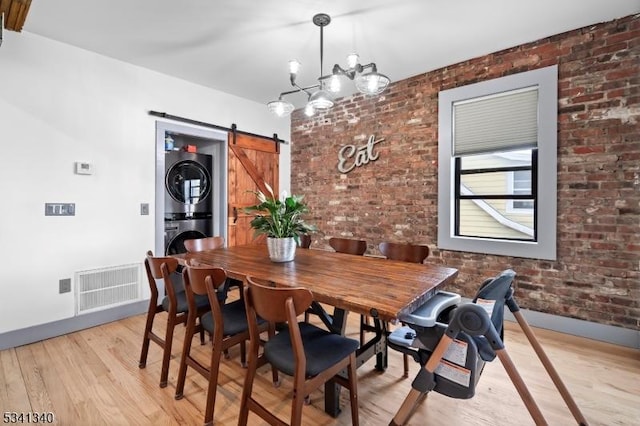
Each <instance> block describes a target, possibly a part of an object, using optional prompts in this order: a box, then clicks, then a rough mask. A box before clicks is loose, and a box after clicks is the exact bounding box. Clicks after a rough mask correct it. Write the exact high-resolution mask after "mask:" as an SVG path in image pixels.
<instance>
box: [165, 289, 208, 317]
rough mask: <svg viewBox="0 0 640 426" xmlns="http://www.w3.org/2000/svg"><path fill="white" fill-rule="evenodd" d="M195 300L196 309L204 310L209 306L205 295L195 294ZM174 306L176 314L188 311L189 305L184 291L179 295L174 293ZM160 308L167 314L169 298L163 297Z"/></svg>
mask: <svg viewBox="0 0 640 426" xmlns="http://www.w3.org/2000/svg"><path fill="white" fill-rule="evenodd" d="M195 298H196V306H197V307H198V308H206V307H207V306H209V298H208V297H207V296H206V295H199V294H196V295H195ZM176 305H177V310H178V313H180V312H187V311H189V303H188V302H187V295H186V294H185V292H184V290H183V291H181V292H180V293H176ZM162 308H163V309H164V310H165V311H167V312H168V311H169V297H167V296H165V297H164V298H163V299H162Z"/></svg>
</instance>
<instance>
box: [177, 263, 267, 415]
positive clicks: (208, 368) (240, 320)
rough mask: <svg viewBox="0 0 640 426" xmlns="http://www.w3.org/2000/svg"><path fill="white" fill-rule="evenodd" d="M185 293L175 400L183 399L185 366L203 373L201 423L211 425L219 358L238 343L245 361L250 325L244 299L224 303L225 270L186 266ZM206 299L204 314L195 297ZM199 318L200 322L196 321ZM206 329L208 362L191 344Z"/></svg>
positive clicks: (260, 327) (225, 288)
mask: <svg viewBox="0 0 640 426" xmlns="http://www.w3.org/2000/svg"><path fill="white" fill-rule="evenodd" d="M182 275H183V278H184V287H185V294H186V296H187V302H188V305H189V313H188V317H187V330H186V332H185V338H184V347H183V350H182V356H181V358H180V370H179V371H178V383H177V385H176V395H175V398H176V399H182V397H183V395H184V385H185V381H186V376H187V367H191V368H193V369H194V370H196V371H197V372H198V373H200V374H202V375H203V376H204V377H205V378H206V379H207V381H208V387H207V397H206V401H207V404H206V408H205V414H204V424H205V425H211V424H213V412H214V409H215V404H216V394H217V386H218V373H219V371H220V359H221V355H222V353H223V352H224V351H226V350H227V349H229V348H231V347H232V346H235V345H238V344H239V345H240V362H241V363H242V365H245V364H246V358H245V342H246V341H247V340H249V327H248V326H247V315H246V312H245V307H244V301H242V300H236V301H233V302H230V303H226V304H225V300H226V298H227V291H228V282H227V274H226V273H225V271H224V269H221V268H214V267H209V266H187V267H185V268H184V270H183V271H182ZM198 296H201V297H202V296H203V297H207V298H208V300H209V305H210V306H211V310H210V311H209V312H207V313H205V314H204V315H202V313H201V312H200V310H199V308H198V306H197V304H196V297H198ZM198 317H200V322H199V324H198V323H197V322H196V320H197V318H198ZM267 325H268V324H267V323H266V322H264V321H262V322H261V323H260V325H259V329H260V330H261V331H265V330H266V329H267ZM202 329H204V330H206V331H207V332H208V333H209V334H210V335H211V336H212V340H211V342H212V350H211V357H210V361H209V365H205V364H203V363H201V362H199V361H198V360H197V359H196V358H195V357H193V356H192V353H191V344H192V341H193V336H194V335H195V333H196V332H198V331H201V330H202Z"/></svg>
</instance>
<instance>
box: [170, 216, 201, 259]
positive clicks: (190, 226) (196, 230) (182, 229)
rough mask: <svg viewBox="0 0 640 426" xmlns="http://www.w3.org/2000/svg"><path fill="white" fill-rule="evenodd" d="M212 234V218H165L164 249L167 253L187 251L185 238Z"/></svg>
mask: <svg viewBox="0 0 640 426" xmlns="http://www.w3.org/2000/svg"><path fill="white" fill-rule="evenodd" d="M210 236H211V219H182V220H165V222H164V251H165V254H166V255H171V254H178V253H186V252H187V249H185V248H184V240H190V239H194V238H205V237H210Z"/></svg>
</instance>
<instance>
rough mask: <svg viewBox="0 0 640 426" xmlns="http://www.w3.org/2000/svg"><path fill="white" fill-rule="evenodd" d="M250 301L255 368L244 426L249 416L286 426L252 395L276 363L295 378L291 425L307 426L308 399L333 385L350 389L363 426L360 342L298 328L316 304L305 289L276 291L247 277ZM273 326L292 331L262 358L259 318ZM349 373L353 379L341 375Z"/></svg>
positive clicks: (248, 382)
mask: <svg viewBox="0 0 640 426" xmlns="http://www.w3.org/2000/svg"><path fill="white" fill-rule="evenodd" d="M247 283H248V285H247V286H246V287H245V289H244V292H245V295H244V300H245V305H246V309H247V321H248V323H249V334H250V336H251V339H250V341H249V347H250V349H249V368H248V370H247V375H246V377H245V382H244V387H243V390H242V399H241V401H240V416H239V418H238V425H246V424H247V420H248V416H249V411H253V412H254V413H255V414H257V415H259V416H260V417H261V418H263V419H264V420H266V421H267V422H269V423H270V424H277V425H282V424H286V423H284V422H283V421H282V420H280V419H279V418H278V417H276V416H275V415H274V414H273V413H271V412H270V411H269V410H267V408H265V407H264V406H263V405H262V404H260V402H258V401H257V400H256V399H254V397H253V395H252V390H253V381H254V379H255V376H256V370H257V368H258V367H259V366H261V365H263V364H265V363H270V364H271V365H272V367H273V368H275V369H277V370H278V371H281V372H282V373H284V374H286V375H288V376H292V377H293V401H292V407H291V420H290V421H291V423H290V424H291V425H292V426H299V425H301V424H302V408H303V406H304V401H305V398H306V397H307V396H308V395H309V394H310V393H311V392H312V391H313V390H315V389H317V388H319V387H320V386H322V385H323V384H324V383H325V382H327V381H330V380H333V381H335V382H336V383H338V384H340V385H342V386H344V387H346V388H348V389H349V394H350V401H351V423H352V424H353V425H358V424H359V418H358V390H357V382H356V355H355V352H356V349H357V348H358V342H357V341H355V340H353V339H349V338H347V337H344V336H341V335H338V334H334V333H331V332H329V331H326V330H323V329H321V328H318V327H316V326H314V325H312V324H309V323H306V322H300V323H299V322H298V319H297V318H298V316H299V315H301V314H302V313H304V312H305V310H306V309H307V308H308V307H309V306H310V305H311V302H312V301H313V294H312V293H311V291H309V290H308V289H306V288H303V287H295V288H291V287H287V288H275V287H272V286H269V285H265V283H264V282H262V283H258V282H256V280H255V279H253V278H251V277H247ZM258 317H261V318H264V319H265V320H267V321H269V322H271V323H276V322H277V323H286V324H287V327H286V328H284V329H282V330H281V331H280V332H279V333H278V334H276V335H275V336H273V337H271V338H270V339H269V340H268V341H267V342H266V343H265V344H264V350H263V351H262V354H261V355H259V354H258V344H259V340H258V339H259V329H258V323H257V318H258ZM343 369H346V370H347V376H348V379H344V378H343V377H341V376H340V375H339V373H340V372H341V371H342V370H343Z"/></svg>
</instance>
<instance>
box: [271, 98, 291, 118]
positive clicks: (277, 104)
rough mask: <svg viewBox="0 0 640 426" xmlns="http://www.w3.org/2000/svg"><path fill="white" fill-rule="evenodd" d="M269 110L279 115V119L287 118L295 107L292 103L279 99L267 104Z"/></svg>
mask: <svg viewBox="0 0 640 426" xmlns="http://www.w3.org/2000/svg"><path fill="white" fill-rule="evenodd" d="M267 108H269V111H271V112H272V113H274V114H275V115H277V116H278V117H285V116H287V115H289V114H291V112H292V111H293V109H294V106H293V104H292V103H290V102H286V101H283V100H282V99H278V100H277V101H271V102H269V103H268V104H267Z"/></svg>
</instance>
